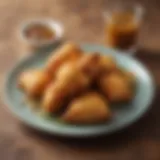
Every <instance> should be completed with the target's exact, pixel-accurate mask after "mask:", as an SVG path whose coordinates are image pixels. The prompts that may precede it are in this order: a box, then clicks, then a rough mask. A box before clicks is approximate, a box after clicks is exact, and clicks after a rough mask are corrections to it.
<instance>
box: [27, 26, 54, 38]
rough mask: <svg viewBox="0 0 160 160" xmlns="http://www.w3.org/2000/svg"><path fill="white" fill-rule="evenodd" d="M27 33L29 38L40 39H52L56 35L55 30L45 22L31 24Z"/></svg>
mask: <svg viewBox="0 0 160 160" xmlns="http://www.w3.org/2000/svg"><path fill="white" fill-rule="evenodd" d="M25 34H26V37H27V38H29V39H32V40H38V41H46V40H52V39H53V38H54V36H55V33H54V31H53V30H52V29H51V28H50V27H49V26H46V25H43V24H34V25H32V26H30V27H29V28H28V29H27V30H26V32H25Z"/></svg>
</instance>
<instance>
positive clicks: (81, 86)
mask: <svg viewBox="0 0 160 160" xmlns="http://www.w3.org/2000/svg"><path fill="white" fill-rule="evenodd" d="M88 87H89V79H88V77H86V76H85V75H84V74H83V73H82V72H81V71H80V70H78V68H77V67H76V66H75V65H74V64H65V65H64V66H62V67H61V68H60V70H59V72H58V75H57V78H56V82H55V83H53V84H52V86H49V87H48V88H47V90H46V92H45V94H44V98H43V108H44V110H45V111H46V112H52V113H55V112H57V111H58V110H60V109H61V107H62V106H63V105H62V103H63V102H65V99H68V98H71V97H72V96H73V95H77V94H79V93H81V92H82V91H84V90H86V89H87V88H88Z"/></svg>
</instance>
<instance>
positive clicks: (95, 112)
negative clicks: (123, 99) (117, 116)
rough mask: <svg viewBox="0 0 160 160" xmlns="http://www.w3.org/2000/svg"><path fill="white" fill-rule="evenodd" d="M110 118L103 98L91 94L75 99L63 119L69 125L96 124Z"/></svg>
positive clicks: (94, 93) (96, 94)
mask: <svg viewBox="0 0 160 160" xmlns="http://www.w3.org/2000/svg"><path fill="white" fill-rule="evenodd" d="M110 116H111V113H110V110H109V106H108V104H107V102H106V101H105V100H104V98H103V96H101V95H100V94H98V93H96V92H90V93H87V94H85V95H82V96H81V97H78V98H76V99H74V100H73V101H72V102H71V103H70V104H69V106H68V108H67V110H66V112H65V113H64V114H63V115H62V117H61V118H62V119H63V120H64V121H65V122H68V123H75V124H77V123H78V124H94V123H101V122H104V121H106V120H108V119H109V118H110Z"/></svg>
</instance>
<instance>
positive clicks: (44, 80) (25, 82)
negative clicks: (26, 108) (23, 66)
mask: <svg viewBox="0 0 160 160" xmlns="http://www.w3.org/2000/svg"><path fill="white" fill-rule="evenodd" d="M50 81H51V78H50V76H49V75H48V73H46V72H44V71H43V70H28V71H25V72H23V73H22V74H21V75H20V76H19V79H18V84H19V87H21V88H22V89H23V90H24V91H25V92H26V94H27V95H28V96H29V97H32V98H33V97H39V96H41V95H42V94H43V92H44V90H45V88H46V87H47V85H48V84H49V82H50Z"/></svg>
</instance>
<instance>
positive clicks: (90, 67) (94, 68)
mask: <svg viewBox="0 0 160 160" xmlns="http://www.w3.org/2000/svg"><path fill="white" fill-rule="evenodd" d="M99 60H100V54H99V53H86V54H85V55H83V56H82V58H81V59H80V61H79V63H78V66H79V68H80V70H82V72H84V73H85V74H86V75H88V76H89V77H90V78H94V77H96V76H97V74H98V73H99Z"/></svg>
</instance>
